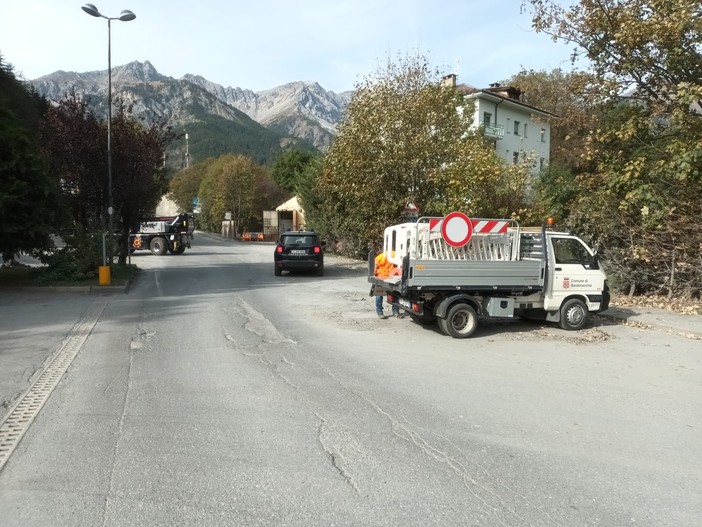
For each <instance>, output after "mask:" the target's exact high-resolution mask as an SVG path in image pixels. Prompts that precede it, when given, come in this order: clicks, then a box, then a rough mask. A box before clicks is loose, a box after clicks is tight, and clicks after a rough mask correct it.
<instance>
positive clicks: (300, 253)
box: [290, 249, 307, 256]
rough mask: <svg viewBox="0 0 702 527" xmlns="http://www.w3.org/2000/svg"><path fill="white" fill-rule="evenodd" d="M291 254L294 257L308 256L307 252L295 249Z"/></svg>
mask: <svg viewBox="0 0 702 527" xmlns="http://www.w3.org/2000/svg"><path fill="white" fill-rule="evenodd" d="M290 254H292V255H293V256H302V255H305V254H307V251H304V250H299V249H295V250H292V251H290Z"/></svg>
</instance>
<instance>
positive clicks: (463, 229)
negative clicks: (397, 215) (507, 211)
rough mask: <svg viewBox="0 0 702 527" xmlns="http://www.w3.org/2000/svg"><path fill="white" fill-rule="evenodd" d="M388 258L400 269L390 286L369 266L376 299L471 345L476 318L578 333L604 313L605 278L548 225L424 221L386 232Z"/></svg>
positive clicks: (590, 255) (592, 257) (575, 241)
mask: <svg viewBox="0 0 702 527" xmlns="http://www.w3.org/2000/svg"><path fill="white" fill-rule="evenodd" d="M382 250H383V252H384V253H385V256H386V258H387V259H388V260H389V261H390V262H392V263H393V264H394V265H395V267H396V271H397V272H396V273H392V275H391V276H389V277H385V278H378V277H377V276H375V274H374V260H375V252H374V251H371V253H370V254H369V259H368V269H369V272H368V281H369V282H370V283H371V284H372V288H371V294H372V295H383V296H386V299H387V302H388V303H389V304H391V305H393V306H398V307H399V308H400V309H401V310H404V312H405V313H406V314H408V315H409V316H410V317H411V318H412V319H413V320H414V321H416V322H418V323H420V324H425V325H428V324H438V326H439V329H440V330H441V331H442V332H443V333H444V334H446V335H449V336H451V337H454V338H466V337H469V336H471V335H472V334H473V332H474V331H475V330H476V328H477V326H478V319H479V317H498V318H500V317H502V318H513V317H520V318H524V319H533V320H545V321H550V322H554V323H558V324H559V325H560V327H561V328H563V329H566V330H578V329H581V328H582V327H583V326H584V325H585V324H586V322H587V320H588V315H589V314H590V313H598V312H600V311H604V310H606V309H607V307H608V305H609V299H610V293H609V287H608V284H607V276H606V275H605V273H604V271H603V270H602V269H601V267H600V263H599V259H598V256H597V253H595V252H594V251H593V250H592V249H590V247H588V246H587V244H586V243H585V242H583V240H581V239H580V238H578V237H577V236H574V235H572V234H570V233H568V232H558V231H555V230H553V228H552V227H551V226H549V225H548V224H545V225H543V226H541V227H520V225H519V224H518V222H516V221H514V220H511V219H485V218H478V219H476V218H469V217H468V216H467V215H465V214H463V213H461V212H453V213H451V214H448V215H447V216H444V217H422V218H419V219H418V220H417V221H416V222H411V223H402V224H398V225H392V226H390V227H388V228H386V229H385V231H384V237H383V249H382Z"/></svg>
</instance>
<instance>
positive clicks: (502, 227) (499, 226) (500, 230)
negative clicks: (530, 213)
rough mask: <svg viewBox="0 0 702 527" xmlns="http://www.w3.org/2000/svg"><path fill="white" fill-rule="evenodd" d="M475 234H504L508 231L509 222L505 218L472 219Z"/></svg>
mask: <svg viewBox="0 0 702 527" xmlns="http://www.w3.org/2000/svg"><path fill="white" fill-rule="evenodd" d="M471 222H472V223H473V234H475V233H480V234H504V233H506V232H507V227H508V225H509V222H507V221H504V220H471Z"/></svg>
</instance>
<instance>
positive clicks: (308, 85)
mask: <svg viewBox="0 0 702 527" xmlns="http://www.w3.org/2000/svg"><path fill="white" fill-rule="evenodd" d="M30 84H32V85H33V86H34V88H35V89H36V90H37V92H38V93H40V94H42V95H44V96H45V97H47V98H48V99H54V100H58V99H61V98H63V97H65V96H66V94H68V93H70V92H71V91H75V92H76V93H77V94H79V95H84V96H88V97H91V96H92V98H93V99H94V100H95V101H96V102H97V104H98V106H100V104H101V103H100V102H99V101H101V100H102V99H104V97H105V94H106V93H107V70H102V71H92V72H86V73H75V72H64V71H57V72H55V73H52V74H49V75H45V76H44V77H41V78H39V79H36V80H34V81H30ZM112 89H113V97H115V98H118V97H123V98H125V99H126V100H129V101H131V103H132V104H133V105H134V108H135V110H136V111H138V112H142V113H143V114H144V115H151V116H160V117H161V118H166V119H168V120H169V122H171V124H182V123H184V122H194V121H197V119H198V118H197V116H195V115H194V114H189V113H188V112H189V111H191V110H190V109H191V108H193V107H194V106H196V107H197V108H198V111H204V112H205V113H207V114H211V115H216V116H219V117H223V118H225V119H232V120H237V119H240V117H238V116H237V114H236V112H237V111H240V112H243V113H244V114H246V115H247V116H248V117H250V118H251V119H253V120H254V121H257V122H258V123H260V124H261V125H263V126H265V127H267V128H270V129H271V130H274V131H275V132H276V133H279V134H283V135H288V136H293V137H297V138H300V139H304V140H306V141H308V142H309V143H311V144H313V145H314V146H316V147H317V148H321V149H325V148H326V147H327V146H329V144H330V143H331V141H332V140H333V138H334V136H335V135H336V124H337V123H338V122H339V120H340V119H341V116H342V114H343V111H344V109H345V108H346V105H347V104H348V102H349V100H350V96H351V92H345V93H342V94H336V93H334V92H331V91H327V90H325V89H324V88H323V87H322V86H320V85H319V83H317V82H314V81H296V82H291V83H288V84H284V85H282V86H278V87H275V88H271V89H268V90H263V91H259V92H254V91H252V90H248V89H242V88H239V87H236V88H234V87H224V86H222V85H220V84H217V83H215V82H212V81H209V80H208V79H206V78H204V77H202V76H200V75H195V74H186V75H184V76H183V77H182V78H181V79H174V78H173V77H168V76H165V75H162V74H161V73H159V72H158V71H157V69H156V68H155V67H154V65H153V64H152V63H151V62H149V61H148V60H147V61H144V62H139V61H133V62H130V63H128V64H124V65H121V66H113V67H112Z"/></svg>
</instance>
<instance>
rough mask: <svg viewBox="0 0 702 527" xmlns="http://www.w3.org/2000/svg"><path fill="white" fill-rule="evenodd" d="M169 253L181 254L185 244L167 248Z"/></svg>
mask: <svg viewBox="0 0 702 527" xmlns="http://www.w3.org/2000/svg"><path fill="white" fill-rule="evenodd" d="M168 250H169V251H170V253H171V254H183V253H184V252H185V245H179V246H178V248H177V249H168Z"/></svg>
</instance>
